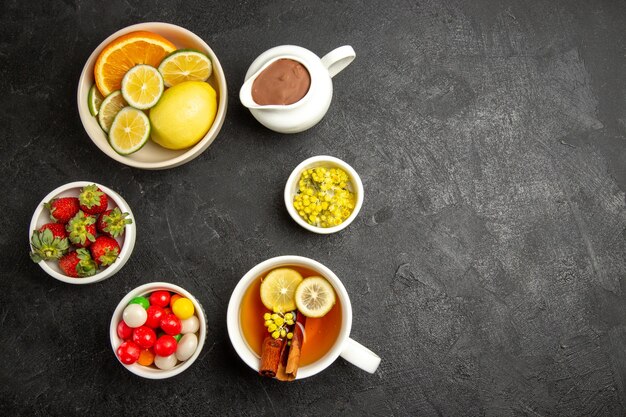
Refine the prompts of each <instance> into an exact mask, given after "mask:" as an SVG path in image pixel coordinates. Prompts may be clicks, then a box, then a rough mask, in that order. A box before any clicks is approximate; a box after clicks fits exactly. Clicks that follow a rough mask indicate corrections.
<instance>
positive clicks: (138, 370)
mask: <svg viewBox="0 0 626 417" xmlns="http://www.w3.org/2000/svg"><path fill="white" fill-rule="evenodd" d="M159 290H165V291H170V292H174V293H176V294H180V295H181V296H183V297H187V298H189V299H190V300H191V302H192V303H193V307H194V309H195V314H196V316H197V317H198V321H199V322H200V329H199V330H198V347H197V348H196V351H195V352H194V354H193V355H192V356H191V357H190V358H189V359H187V360H186V361H185V362H181V363H179V364H178V365H176V366H175V367H174V368H172V369H168V370H162V369H158V368H156V367H151V366H143V365H139V364H138V363H133V364H132V365H125V364H123V363H122V362H120V363H121V364H122V366H124V367H125V368H126V369H128V370H129V371H130V372H132V373H134V374H135V375H139V376H141V377H144V378H148V379H165V378H171V377H173V376H175V375H178V374H180V373H181V372H183V371H184V370H185V369H187V368H189V367H190V366H191V364H192V363H194V362H195V360H196V359H198V356H200V352H201V351H202V348H203V347H204V342H205V341H206V334H207V324H206V316H205V313H204V309H203V308H202V305H201V304H200V303H199V302H198V300H197V299H196V298H195V297H194V296H193V295H191V293H189V292H188V291H187V290H185V289H183V288H181V287H179V286H178V285H174V284H169V283H167V282H151V283H149V284H144V285H141V286H139V287H137V288H135V289H134V290H131V291H130V292H129V293H128V294H126V297H124V298H122V301H120V303H119V304H118V305H117V308H116V309H115V312H114V313H113V317H112V318H111V326H110V328H109V337H110V339H111V347H112V348H113V354H114V355H115V357H116V358H117V359H118V361H119V358H118V357H117V348H118V347H119V346H120V345H121V344H122V342H123V340H122V339H120V338H119V337H118V335H117V325H118V324H119V322H120V321H121V320H122V313H123V312H124V309H125V308H126V306H127V305H128V303H129V302H130V300H132V299H133V298H135V297H140V296H146V295H148V294H150V293H152V292H154V291H159Z"/></svg>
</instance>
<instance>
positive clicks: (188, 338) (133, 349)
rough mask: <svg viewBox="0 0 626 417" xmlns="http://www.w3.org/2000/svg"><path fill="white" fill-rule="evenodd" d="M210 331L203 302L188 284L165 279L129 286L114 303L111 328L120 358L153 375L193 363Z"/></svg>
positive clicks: (138, 371) (175, 371)
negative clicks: (201, 303) (117, 302)
mask: <svg viewBox="0 0 626 417" xmlns="http://www.w3.org/2000/svg"><path fill="white" fill-rule="evenodd" d="M206 334H207V325H206V317H205V314H204V310H203V309H202V305H200V303H199V302H198V300H197V299H196V298H195V297H194V296H193V295H191V293H189V292H188V291H187V290H185V289H183V288H181V287H179V286H178V285H174V284H169V283H166V282H152V283H149V284H144V285H141V286H139V287H137V288H135V289H134V290H132V291H130V292H129V293H128V294H127V295H126V296H125V297H124V298H123V299H122V301H120V303H119V304H118V306H117V308H116V309H115V312H114V313H113V318H112V319H111V326H110V329H109V335H110V339H111V347H112V348H113V352H114V354H115V356H116V357H117V359H118V361H119V362H120V363H121V364H122V365H123V366H124V367H125V368H126V369H128V370H129V371H130V372H132V373H134V374H135V375H138V376H141V377H143V378H148V379H164V378H171V377H173V376H175V375H178V374H180V373H181V372H183V371H185V370H186V369H187V368H189V367H190V366H191V364H193V363H194V362H195V360H196V359H197V358H198V356H199V355H200V352H201V351H202V347H203V346H204V342H205V340H206Z"/></svg>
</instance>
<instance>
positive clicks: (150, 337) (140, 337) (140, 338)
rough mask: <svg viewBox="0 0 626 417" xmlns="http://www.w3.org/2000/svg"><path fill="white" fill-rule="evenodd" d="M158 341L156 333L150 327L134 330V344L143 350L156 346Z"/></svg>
mask: <svg viewBox="0 0 626 417" xmlns="http://www.w3.org/2000/svg"><path fill="white" fill-rule="evenodd" d="M156 340H157V338H156V333H155V332H154V330H152V329H151V328H150V327H148V326H141V327H137V328H136V329H135V330H133V342H135V343H137V345H139V347H141V348H143V349H148V348H151V347H152V346H154V344H155V343H156Z"/></svg>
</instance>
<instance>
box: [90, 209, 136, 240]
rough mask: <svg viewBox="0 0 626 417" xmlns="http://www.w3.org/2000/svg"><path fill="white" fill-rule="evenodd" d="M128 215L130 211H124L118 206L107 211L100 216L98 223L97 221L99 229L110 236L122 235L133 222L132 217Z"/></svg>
mask: <svg viewBox="0 0 626 417" xmlns="http://www.w3.org/2000/svg"><path fill="white" fill-rule="evenodd" d="M126 216H128V213H122V211H121V210H120V209H119V208H118V207H115V208H114V209H112V210H107V211H105V212H104V213H102V214H101V215H100V217H98V223H96V226H97V228H98V231H99V232H100V233H102V234H103V235H107V236H109V237H118V236H121V235H122V234H124V229H125V228H126V225H127V224H131V223H132V222H133V221H132V220H131V219H127V218H126Z"/></svg>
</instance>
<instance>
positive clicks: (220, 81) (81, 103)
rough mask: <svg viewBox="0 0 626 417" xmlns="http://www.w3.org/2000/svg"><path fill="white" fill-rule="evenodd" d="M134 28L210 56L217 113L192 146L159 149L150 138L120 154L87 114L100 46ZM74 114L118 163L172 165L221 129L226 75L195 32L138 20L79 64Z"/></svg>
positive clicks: (188, 158) (206, 143)
mask: <svg viewBox="0 0 626 417" xmlns="http://www.w3.org/2000/svg"><path fill="white" fill-rule="evenodd" d="M138 30H146V31H149V32H154V33H157V34H159V35H161V36H163V37H165V38H166V39H168V40H169V41H170V42H172V43H173V44H174V45H176V47H177V48H179V49H182V48H193V49H196V50H199V51H201V52H203V53H205V54H206V55H207V56H208V57H209V58H211V63H212V64H213V73H212V74H211V77H210V78H209V80H208V82H209V84H211V86H212V87H213V88H215V91H216V92H217V95H218V103H217V114H216V116H215V120H214V121H213V125H212V126H211V128H210V129H209V131H208V132H207V134H206V135H205V136H204V138H202V139H201V140H200V142H198V143H197V144H195V145H194V146H192V147H191V148H188V149H182V150H177V151H175V150H171V149H166V148H163V147H161V146H159V145H157V144H156V143H154V142H153V141H151V140H149V141H148V143H146V145H145V146H144V147H143V148H141V149H140V150H139V151H137V152H136V153H134V154H131V155H127V156H124V155H120V154H118V153H117V152H115V151H114V150H113V148H111V145H109V142H108V140H107V135H106V134H105V133H104V131H103V130H102V128H100V125H99V124H98V120H97V118H96V117H94V116H92V115H91V113H89V107H88V106H87V96H88V95H89V89H90V88H91V86H92V85H93V84H94V76H93V68H94V64H95V63H96V59H97V58H98V55H99V54H100V52H101V51H102V50H103V49H104V47H105V46H106V45H108V44H109V43H110V42H111V41H113V40H114V39H116V38H118V37H120V36H122V35H125V34H127V33H130V32H135V31H138ZM77 100H78V113H79V115H80V120H81V122H82V123H83V127H84V128H85V130H86V131H87V134H88V135H89V137H90V138H91V140H92V141H93V143H95V144H96V146H97V147H98V148H100V150H101V151H102V152H104V153H105V154H106V155H108V156H109V157H111V158H113V159H115V160H116V161H118V162H121V163H122V164H125V165H128V166H132V167H135V168H142V169H166V168H173V167H176V166H179V165H182V164H184V163H187V162H189V161H191V160H192V159H194V158H196V157H197V156H198V155H200V154H201V153H202V152H204V151H205V150H206V149H207V148H208V147H209V146H210V145H211V143H212V142H213V140H215V138H216V137H217V134H218V133H219V131H220V129H221V128H222V124H223V123H224V119H225V118H226V107H227V103H228V90H227V88H226V78H225V76H224V70H223V69H222V66H221V65H220V61H219V60H218V59H217V56H216V55H215V53H214V52H213V50H212V49H211V48H210V47H209V45H207V43H206V42H204V41H203V40H202V39H201V38H200V37H199V36H198V35H196V34H194V33H193V32H191V31H189V30H187V29H185V28H182V27H180V26H176V25H172V24H169V23H160V22H150V23H139V24H137V25H132V26H128V27H125V28H124V29H121V30H118V31H117V32H115V33H114V34H112V35H111V36H109V37H108V38H106V39H105V40H104V41H102V43H101V44H100V45H98V47H97V48H96V49H95V51H93V53H92V54H91V56H89V59H88V60H87V62H86V63H85V66H84V67H83V72H82V73H81V74H80V79H79V81H78V93H77Z"/></svg>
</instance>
